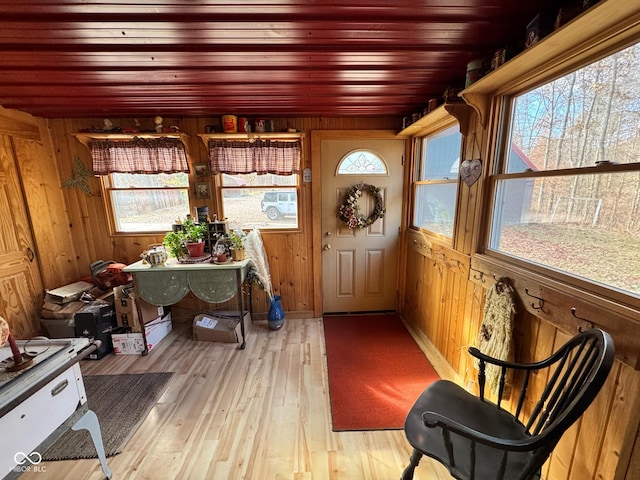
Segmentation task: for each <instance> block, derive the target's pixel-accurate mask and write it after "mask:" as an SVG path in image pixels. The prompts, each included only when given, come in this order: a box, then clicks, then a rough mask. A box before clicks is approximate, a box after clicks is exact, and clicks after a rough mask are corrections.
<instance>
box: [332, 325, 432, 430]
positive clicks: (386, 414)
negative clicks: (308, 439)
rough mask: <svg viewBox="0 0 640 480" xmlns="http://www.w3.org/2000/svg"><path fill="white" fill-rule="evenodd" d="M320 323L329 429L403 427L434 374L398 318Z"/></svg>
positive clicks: (388, 428) (385, 428) (387, 428)
mask: <svg viewBox="0 0 640 480" xmlns="http://www.w3.org/2000/svg"><path fill="white" fill-rule="evenodd" d="M323 323H324V336H325V343H326V348H327V367H328V370H329V395H330V398H331V416H332V417H333V430H334V431H341V430H391V429H401V428H403V427H404V420H405V418H406V416H407V413H408V412H409V409H410V408H411V407H412V406H413V403H414V402H415V400H416V398H418V396H419V395H420V394H421V393H422V392H423V390H424V389H425V388H427V386H428V385H429V384H430V383H432V382H433V381H434V380H437V379H438V374H437V373H436V372H435V371H434V370H433V368H432V367H431V365H430V364H429V362H428V361H427V359H426V357H425V356H424V353H422V350H420V348H419V347H418V345H417V344H416V343H415V341H414V340H413V338H412V337H411V335H410V334H409V332H408V331H407V329H406V328H405V326H404V325H403V323H402V321H401V320H400V318H399V317H398V316H397V315H384V314H382V315H377V314H376V315H344V316H342V315H341V316H326V317H324V318H323Z"/></svg>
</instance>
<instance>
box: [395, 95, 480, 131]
mask: <svg viewBox="0 0 640 480" xmlns="http://www.w3.org/2000/svg"><path fill="white" fill-rule="evenodd" d="M469 110H470V107H469V106H468V105H467V104H466V103H464V102H447V103H444V104H443V105H440V106H439V107H438V108H436V109H434V110H432V111H431V112H429V113H428V114H426V115H425V116H424V117H421V118H419V119H418V120H416V121H415V122H413V123H412V124H411V125H409V126H407V127H406V128H404V129H403V130H402V131H401V132H399V133H398V136H399V137H414V136H416V135H427V134H429V133H432V132H436V131H438V130H442V129H443V128H445V127H447V126H449V125H450V123H451V117H452V116H453V117H454V118H455V119H456V120H457V121H458V124H459V125H460V133H462V135H465V136H466V134H467V129H468V127H469V113H470V112H469Z"/></svg>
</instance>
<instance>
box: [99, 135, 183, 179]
mask: <svg viewBox="0 0 640 480" xmlns="http://www.w3.org/2000/svg"><path fill="white" fill-rule="evenodd" d="M89 151H90V152H91V158H92V159H93V171H94V172H95V174H96V175H107V174H109V173H146V174H153V173H178V172H186V173H188V172H189V162H188V160H187V153H186V151H185V148H184V144H183V143H182V141H181V140H179V139H177V138H167V137H161V138H139V137H135V138H133V139H131V140H126V141H113V140H92V141H90V142H89Z"/></svg>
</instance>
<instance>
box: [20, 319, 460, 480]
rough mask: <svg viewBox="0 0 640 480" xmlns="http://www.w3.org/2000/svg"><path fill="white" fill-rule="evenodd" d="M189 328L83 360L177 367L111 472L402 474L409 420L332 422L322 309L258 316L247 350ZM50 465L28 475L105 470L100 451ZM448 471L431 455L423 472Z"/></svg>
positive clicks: (441, 474) (287, 479) (293, 477)
mask: <svg viewBox="0 0 640 480" xmlns="http://www.w3.org/2000/svg"><path fill="white" fill-rule="evenodd" d="M190 335H191V329H190V326H189V325H187V324H184V323H183V324H180V323H174V330H173V331H172V332H171V333H170V334H169V336H168V337H167V338H165V339H164V340H163V341H162V342H161V343H160V344H158V346H157V347H156V349H154V350H152V351H151V352H150V353H149V355H148V356H146V357H142V356H130V355H122V356H114V355H109V356H107V357H105V358H103V359H102V360H99V361H91V360H84V361H82V364H81V365H82V371H83V373H84V374H85V375H98V374H118V373H143V372H161V371H171V372H175V375H174V377H173V379H172V381H171V383H170V385H169V387H168V388H167V390H166V391H165V393H164V394H163V396H162V397H161V398H160V400H159V402H158V404H157V405H156V406H155V407H154V408H153V410H152V411H151V413H150V414H149V416H148V417H147V419H146V420H145V421H144V423H143V424H142V425H141V427H140V428H139V429H138V431H137V432H136V433H135V435H134V436H133V437H132V438H131V440H130V441H129V443H128V444H127V445H126V447H125V449H124V452H123V453H121V454H119V455H116V456H115V457H111V458H109V459H108V464H109V467H110V468H111V470H112V471H113V478H114V479H126V480H132V479H136V480H139V479H153V480H162V479H188V480H197V479H214V480H218V479H220V480H235V479H252V480H271V479H275V480H311V479H313V480H328V479H331V480H363V479H371V480H382V479H384V480H387V479H399V478H400V474H401V472H402V470H403V469H404V467H405V466H406V463H407V461H408V459H409V455H410V453H411V449H410V447H409V445H408V443H407V441H406V439H405V438H404V434H403V432H402V431H401V430H390V431H369V432H333V431H332V430H331V410H330V407H329V392H328V382H327V372H326V351H325V346H324V335H323V331H322V319H291V318H287V323H286V325H285V328H284V329H283V330H281V331H277V332H276V331H271V330H269V329H268V327H267V324H266V322H256V323H254V324H253V325H251V327H250V328H249V330H248V332H247V348H246V349H245V350H244V351H241V350H238V349H237V344H224V343H210V342H195V341H193V340H191V337H190ZM89 406H91V404H89ZM122 408H123V409H124V408H127V406H126V405H123V406H122ZM43 465H44V466H45V467H46V473H31V474H25V475H23V476H22V477H21V479H25V480H44V479H63V478H64V479H72V480H75V479H77V480H98V479H101V478H103V476H102V471H101V469H100V465H99V462H98V460H76V461H61V462H46V463H43ZM450 478H451V477H450V476H449V475H448V473H447V472H446V470H445V469H444V468H443V467H442V466H440V465H439V464H437V463H435V462H432V461H430V460H429V459H427V458H424V459H423V460H422V462H421V464H420V466H419V467H418V469H417V470H416V475H415V479H416V480H427V479H429V480H445V479H450Z"/></svg>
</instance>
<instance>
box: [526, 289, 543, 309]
mask: <svg viewBox="0 0 640 480" xmlns="http://www.w3.org/2000/svg"><path fill="white" fill-rule="evenodd" d="M524 293H526V294H527V295H529V296H530V297H531V298H535V299H536V300H538V305H536V304H535V303H533V302H531V308H533V309H534V310H542V307H544V299H542V298H540V297H536V296H535V295H531V294H530V293H529V289H528V288H525V289H524Z"/></svg>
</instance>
